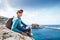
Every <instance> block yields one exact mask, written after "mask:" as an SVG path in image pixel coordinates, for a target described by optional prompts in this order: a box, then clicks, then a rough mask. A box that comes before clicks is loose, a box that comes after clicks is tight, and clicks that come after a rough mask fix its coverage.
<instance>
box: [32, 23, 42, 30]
mask: <svg viewBox="0 0 60 40" xmlns="http://www.w3.org/2000/svg"><path fill="white" fill-rule="evenodd" d="M31 26H32V28H33V29H39V28H42V27H41V26H40V25H39V24H32V25H31Z"/></svg>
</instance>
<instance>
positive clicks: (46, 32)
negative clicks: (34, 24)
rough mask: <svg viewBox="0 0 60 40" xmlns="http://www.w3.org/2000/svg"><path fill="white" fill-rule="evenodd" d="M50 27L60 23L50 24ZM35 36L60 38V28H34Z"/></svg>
mask: <svg viewBox="0 0 60 40" xmlns="http://www.w3.org/2000/svg"><path fill="white" fill-rule="evenodd" d="M48 27H56V28H57V27H58V28H60V25H48ZM32 33H33V38H34V39H35V40H60V29H53V28H50V29H49V28H45V26H44V28H42V29H33V30H32Z"/></svg>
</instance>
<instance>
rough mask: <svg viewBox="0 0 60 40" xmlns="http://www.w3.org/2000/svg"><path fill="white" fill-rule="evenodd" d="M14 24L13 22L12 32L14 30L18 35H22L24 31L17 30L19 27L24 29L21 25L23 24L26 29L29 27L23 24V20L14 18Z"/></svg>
mask: <svg viewBox="0 0 60 40" xmlns="http://www.w3.org/2000/svg"><path fill="white" fill-rule="evenodd" d="M12 22H13V24H12V28H11V30H12V31H15V32H18V33H21V32H22V31H21V30H19V29H17V27H18V28H20V27H22V26H21V24H22V25H23V26H24V27H26V26H27V25H26V24H25V23H24V22H22V20H21V18H13V20H12Z"/></svg>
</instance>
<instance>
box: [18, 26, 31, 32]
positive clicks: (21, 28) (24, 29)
mask: <svg viewBox="0 0 60 40" xmlns="http://www.w3.org/2000/svg"><path fill="white" fill-rule="evenodd" d="M17 29H18V30H20V31H22V32H28V33H31V29H30V28H29V29H26V27H24V26H22V27H19V28H17Z"/></svg>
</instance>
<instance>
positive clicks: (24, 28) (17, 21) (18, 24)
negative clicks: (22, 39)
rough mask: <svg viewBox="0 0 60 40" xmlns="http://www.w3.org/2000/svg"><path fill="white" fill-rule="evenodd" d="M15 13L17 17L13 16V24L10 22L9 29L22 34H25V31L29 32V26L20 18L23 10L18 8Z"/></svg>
mask: <svg viewBox="0 0 60 40" xmlns="http://www.w3.org/2000/svg"><path fill="white" fill-rule="evenodd" d="M16 14H17V18H13V21H12V22H13V24H12V28H11V30H12V31H15V32H18V33H21V34H23V35H27V32H28V33H30V32H31V30H30V27H29V28H28V27H27V25H26V24H25V23H24V22H22V20H21V16H22V14H23V10H18V11H17V13H16ZM21 24H22V25H23V26H21Z"/></svg>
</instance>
